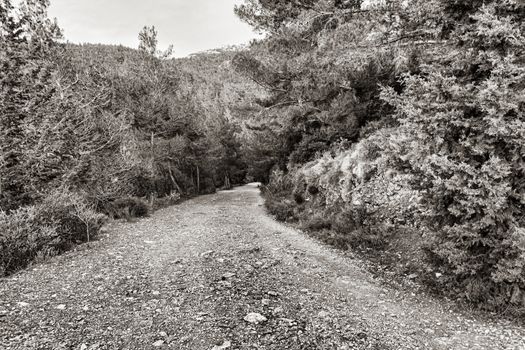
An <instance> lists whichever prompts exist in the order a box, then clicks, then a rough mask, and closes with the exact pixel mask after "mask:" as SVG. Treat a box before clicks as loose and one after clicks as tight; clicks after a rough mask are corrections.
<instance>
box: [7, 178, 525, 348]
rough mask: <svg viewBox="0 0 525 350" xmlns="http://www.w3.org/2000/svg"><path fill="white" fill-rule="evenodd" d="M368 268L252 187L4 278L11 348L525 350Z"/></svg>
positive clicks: (122, 225)
mask: <svg viewBox="0 0 525 350" xmlns="http://www.w3.org/2000/svg"><path fill="white" fill-rule="evenodd" d="M362 266H363V264H361V262H360V261H359V260H358V259H356V258H352V257H351V256H349V255H348V254H343V253H341V252H338V251H336V250H333V249H331V248H329V247H326V246H324V245H322V244H320V243H318V242H316V241H314V240H312V239H310V238H308V237H306V236H305V235H304V234H302V233H301V232H299V231H297V230H294V229H292V228H289V227H286V226H284V225H282V224H280V223H277V222H276V221H274V220H273V219H272V218H271V217H269V216H267V215H266V213H265V211H264V208H263V206H262V199H261V198H260V196H259V191H258V189H257V187H256V185H255V184H251V185H247V186H244V187H240V188H237V189H235V190H233V191H225V192H219V193H218V194H214V195H208V196H202V197H198V198H195V199H192V200H189V201H187V202H184V203H182V204H181V205H178V206H174V207H171V208H167V209H163V210H160V211H158V212H156V213H154V214H153V215H152V216H151V217H149V218H146V219H143V220H140V221H139V222H136V223H128V222H118V223H113V224H111V225H109V226H108V229H107V232H106V233H104V234H103V235H102V236H101V239H100V240H99V241H97V242H92V243H90V244H88V245H83V246H80V247H79V248H78V249H77V250H75V251H71V252H69V253H67V254H65V255H62V256H59V257H56V258H53V259H51V260H49V261H47V262H45V263H42V264H37V265H34V266H33V267H31V268H30V269H28V270H25V271H22V272H20V273H18V274H16V275H14V276H11V277H9V278H5V279H2V280H0V349H75V350H77V349H78V350H95V349H100V350H103V349H191V350H198V349H206V350H221V349H381V350H382V349H425V350H426V349H439V350H445V349H446V350H448V349H469V350H472V349H488V350H496V349H525V329H523V328H520V327H518V326H516V325H513V324H511V323H510V322H508V321H497V322H496V321H482V320H476V319H474V318H472V317H469V316H466V315H465V314H464V313H459V312H458V311H455V310H454V309H455V307H454V304H451V303H450V304H449V303H446V302H444V301H442V300H441V301H438V300H434V299H432V298H430V297H425V296H421V295H419V294H417V293H411V292H410V291H408V292H407V291H402V290H396V289H393V288H391V287H386V286H385V285H382V284H381V283H380V282H378V281H377V280H375V279H374V278H373V276H372V275H371V274H370V273H368V272H367V271H366V270H365V269H364V268H362Z"/></svg>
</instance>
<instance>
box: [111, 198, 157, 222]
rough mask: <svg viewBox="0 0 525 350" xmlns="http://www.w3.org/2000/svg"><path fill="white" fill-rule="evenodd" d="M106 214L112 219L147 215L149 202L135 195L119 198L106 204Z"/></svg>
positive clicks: (149, 209)
mask: <svg viewBox="0 0 525 350" xmlns="http://www.w3.org/2000/svg"><path fill="white" fill-rule="evenodd" d="M106 211H107V214H108V215H109V216H110V217H112V218H113V219H128V220H129V219H131V218H141V217H146V216H148V215H149V213H150V211H151V208H150V206H149V204H148V203H147V202H146V201H145V200H143V199H141V198H137V197H126V198H119V199H117V200H115V201H113V202H112V203H110V204H109V205H108V207H107V208H106Z"/></svg>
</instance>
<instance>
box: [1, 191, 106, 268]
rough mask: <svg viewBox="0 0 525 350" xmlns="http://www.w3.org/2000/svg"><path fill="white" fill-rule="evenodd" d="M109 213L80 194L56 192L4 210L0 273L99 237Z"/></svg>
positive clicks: (2, 216) (22, 266)
mask: <svg viewBox="0 0 525 350" xmlns="http://www.w3.org/2000/svg"><path fill="white" fill-rule="evenodd" d="M104 222H105V216H104V215H101V214H97V213H96V212H94V211H93V210H92V209H90V208H89V207H88V206H87V204H86V203H85V202H84V201H83V200H82V199H81V197H80V196H78V195H75V194H71V193H69V192H64V193H58V192H56V193H53V194H51V195H50V196H48V197H47V198H46V199H44V201H43V202H41V203H40V204H38V205H34V206H29V207H22V208H19V209H17V210H14V211H11V212H10V213H7V212H4V211H0V276H3V275H7V274H9V273H12V272H15V271H17V270H19V269H22V268H24V267H26V266H27V265H29V264H30V263H31V262H32V261H34V260H36V259H43V258H46V257H49V256H54V255H56V254H59V253H60V252H63V251H65V250H68V249H70V248H71V247H72V246H73V245H74V244H75V243H79V242H85V241H89V240H90V239H92V238H93V237H95V236H96V235H97V234H98V232H99V231H100V228H101V227H102V225H103V224H104Z"/></svg>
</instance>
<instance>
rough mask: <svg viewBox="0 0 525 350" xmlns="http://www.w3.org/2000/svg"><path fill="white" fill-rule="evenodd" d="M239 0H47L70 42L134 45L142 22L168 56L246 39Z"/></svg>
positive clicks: (247, 32) (249, 34)
mask: <svg viewBox="0 0 525 350" xmlns="http://www.w3.org/2000/svg"><path fill="white" fill-rule="evenodd" d="M240 3H242V0H51V8H50V9H49V16H50V17H51V18H55V17H56V18H57V20H58V24H59V25H60V27H61V28H62V29H63V30H64V36H65V38H66V39H67V40H68V41H70V42H73V43H102V44H122V45H125V46H129V47H133V48H137V47H138V33H139V32H140V30H141V29H142V27H144V26H145V25H149V26H151V25H154V26H155V27H156V29H157V31H158V39H159V48H160V49H166V48H167V47H168V45H170V44H173V46H174V56H176V57H182V56H187V55H188V54H190V53H195V52H199V51H204V50H208V49H215V48H219V47H223V46H226V45H238V44H245V43H248V42H249V41H250V40H251V39H253V38H255V37H256V36H257V35H256V34H255V33H254V32H253V31H252V29H251V27H250V26H249V25H247V24H245V23H243V22H241V21H240V20H239V19H238V18H237V17H236V16H235V14H234V13H233V7H234V5H236V4H240Z"/></svg>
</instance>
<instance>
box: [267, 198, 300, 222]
mask: <svg viewBox="0 0 525 350" xmlns="http://www.w3.org/2000/svg"><path fill="white" fill-rule="evenodd" d="M265 206H266V208H267V209H268V212H269V213H270V214H272V215H275V219H277V220H278V221H290V220H294V219H295V216H294V206H295V205H294V203H293V202H291V201H289V200H286V199H277V198H266V201H265Z"/></svg>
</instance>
